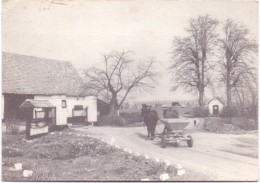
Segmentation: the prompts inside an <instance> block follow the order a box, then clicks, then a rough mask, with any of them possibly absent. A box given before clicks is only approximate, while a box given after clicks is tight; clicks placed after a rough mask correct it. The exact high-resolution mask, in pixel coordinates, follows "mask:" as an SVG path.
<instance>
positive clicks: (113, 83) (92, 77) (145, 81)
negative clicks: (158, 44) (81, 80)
mask: <svg viewBox="0 0 260 183" xmlns="http://www.w3.org/2000/svg"><path fill="white" fill-rule="evenodd" d="M132 55H133V54H132V52H130V51H123V52H112V53H110V54H105V55H103V62H102V65H101V67H93V68H90V69H87V70H85V72H84V73H85V76H86V80H87V85H86V86H87V89H89V90H92V91H94V93H95V94H96V95H98V96H103V98H106V99H108V100H109V101H110V106H111V109H110V115H115V114H116V113H117V111H118V109H119V108H120V107H121V106H122V104H123V103H124V101H125V99H126V98H127V96H128V95H129V93H131V92H132V91H136V90H139V91H141V90H145V89H147V88H153V87H154V84H155V83H156V81H155V76H156V74H155V72H154V70H153V66H154V63H155V61H154V59H150V60H149V61H148V62H139V63H137V62H135V61H134V60H133V58H132Z"/></svg>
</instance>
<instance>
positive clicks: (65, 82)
mask: <svg viewBox="0 0 260 183" xmlns="http://www.w3.org/2000/svg"><path fill="white" fill-rule="evenodd" d="M2 69H3V75H2V76H3V85H2V86H3V93H13V94H38V95H61V94H64V95H68V96H83V95H85V94H84V90H83V81H82V79H81V78H80V76H79V74H78V72H77V71H76V69H75V68H74V67H73V66H72V64H71V63H70V62H64V61H57V60H52V59H46V58H39V57H33V56H25V55H20V54H14V53H6V52H3V56H2Z"/></svg>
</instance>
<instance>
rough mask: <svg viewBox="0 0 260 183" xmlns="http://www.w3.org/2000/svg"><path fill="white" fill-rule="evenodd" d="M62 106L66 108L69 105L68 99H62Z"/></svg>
mask: <svg viewBox="0 0 260 183" xmlns="http://www.w3.org/2000/svg"><path fill="white" fill-rule="evenodd" d="M61 106H62V108H66V107H67V101H66V100H62V101H61Z"/></svg>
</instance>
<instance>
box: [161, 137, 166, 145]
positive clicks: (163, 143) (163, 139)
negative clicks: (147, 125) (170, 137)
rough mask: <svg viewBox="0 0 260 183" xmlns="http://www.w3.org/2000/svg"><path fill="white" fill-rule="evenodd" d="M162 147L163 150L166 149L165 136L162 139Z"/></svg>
mask: <svg viewBox="0 0 260 183" xmlns="http://www.w3.org/2000/svg"><path fill="white" fill-rule="evenodd" d="M161 145H162V148H166V139H165V135H163V136H162V138H161Z"/></svg>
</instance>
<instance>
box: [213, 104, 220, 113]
mask: <svg viewBox="0 0 260 183" xmlns="http://www.w3.org/2000/svg"><path fill="white" fill-rule="evenodd" d="M213 115H219V108H218V105H213Z"/></svg>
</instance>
